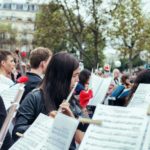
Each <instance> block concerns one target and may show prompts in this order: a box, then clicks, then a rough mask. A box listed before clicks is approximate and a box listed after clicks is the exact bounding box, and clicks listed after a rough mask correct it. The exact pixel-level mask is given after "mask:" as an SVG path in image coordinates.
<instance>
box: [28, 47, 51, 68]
mask: <svg viewBox="0 0 150 150" xmlns="http://www.w3.org/2000/svg"><path fill="white" fill-rule="evenodd" d="M50 56H52V51H51V50H50V49H48V48H44V47H38V48H36V49H34V50H32V51H31V53H30V57H29V60H30V65H31V68H34V69H37V68H38V67H39V65H40V63H41V62H42V61H47V60H48V59H49V58H50Z"/></svg>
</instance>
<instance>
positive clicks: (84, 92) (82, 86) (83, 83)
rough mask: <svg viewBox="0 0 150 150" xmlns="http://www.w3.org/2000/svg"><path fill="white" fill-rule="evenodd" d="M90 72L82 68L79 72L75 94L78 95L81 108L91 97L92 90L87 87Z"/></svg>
mask: <svg viewBox="0 0 150 150" xmlns="http://www.w3.org/2000/svg"><path fill="white" fill-rule="evenodd" d="M90 76H91V72H90V71H89V70H87V69H84V70H82V71H81V72H80V75H79V83H78V85H77V88H76V90H75V91H76V93H75V94H76V95H79V103H80V106H81V107H82V108H85V107H86V106H87V104H88V102H89V100H90V99H91V98H92V97H93V92H92V90H91V89H89V79H90Z"/></svg>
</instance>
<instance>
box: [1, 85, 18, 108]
mask: <svg viewBox="0 0 150 150" xmlns="http://www.w3.org/2000/svg"><path fill="white" fill-rule="evenodd" d="M19 87H20V84H15V85H13V86H12V87H9V88H7V89H5V90H3V91H2V92H1V94H0V95H1V97H2V98H3V101H4V105H5V108H6V110H7V109H8V108H9V107H10V106H11V104H12V102H14V100H15V97H16V95H17V92H18V90H19Z"/></svg>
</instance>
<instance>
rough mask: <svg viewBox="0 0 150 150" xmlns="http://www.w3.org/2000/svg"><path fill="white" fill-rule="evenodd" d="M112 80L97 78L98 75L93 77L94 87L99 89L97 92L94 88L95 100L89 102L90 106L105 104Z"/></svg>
mask: <svg viewBox="0 0 150 150" xmlns="http://www.w3.org/2000/svg"><path fill="white" fill-rule="evenodd" d="M111 80H112V79H111V78H110V77H108V78H100V77H96V75H94V76H93V78H92V83H93V86H95V87H97V89H96V90H95V89H94V87H93V89H94V90H95V92H94V93H93V98H92V99H91V100H90V101H89V104H88V105H93V106H96V105H97V104H100V103H102V102H103V100H104V98H105V96H106V93H107V91H108V88H109V85H110V83H111Z"/></svg>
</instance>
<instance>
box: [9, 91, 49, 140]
mask: <svg viewBox="0 0 150 150" xmlns="http://www.w3.org/2000/svg"><path fill="white" fill-rule="evenodd" d="M40 113H43V114H45V115H47V114H48V113H47V112H46V108H45V106H44V100H43V94H42V91H41V90H39V89H35V90H33V91H32V92H30V93H29V94H28V95H27V96H26V97H25V99H24V100H23V101H22V103H21V105H20V107H19V109H18V112H17V115H16V122H15V126H14V130H13V134H12V136H13V140H14V141H16V140H17V139H18V137H17V136H16V132H19V133H24V132H25V131H26V130H27V129H28V127H29V126H30V125H31V124H32V123H33V122H34V120H35V119H36V118H37V116H38V115H39V114H40Z"/></svg>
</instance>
